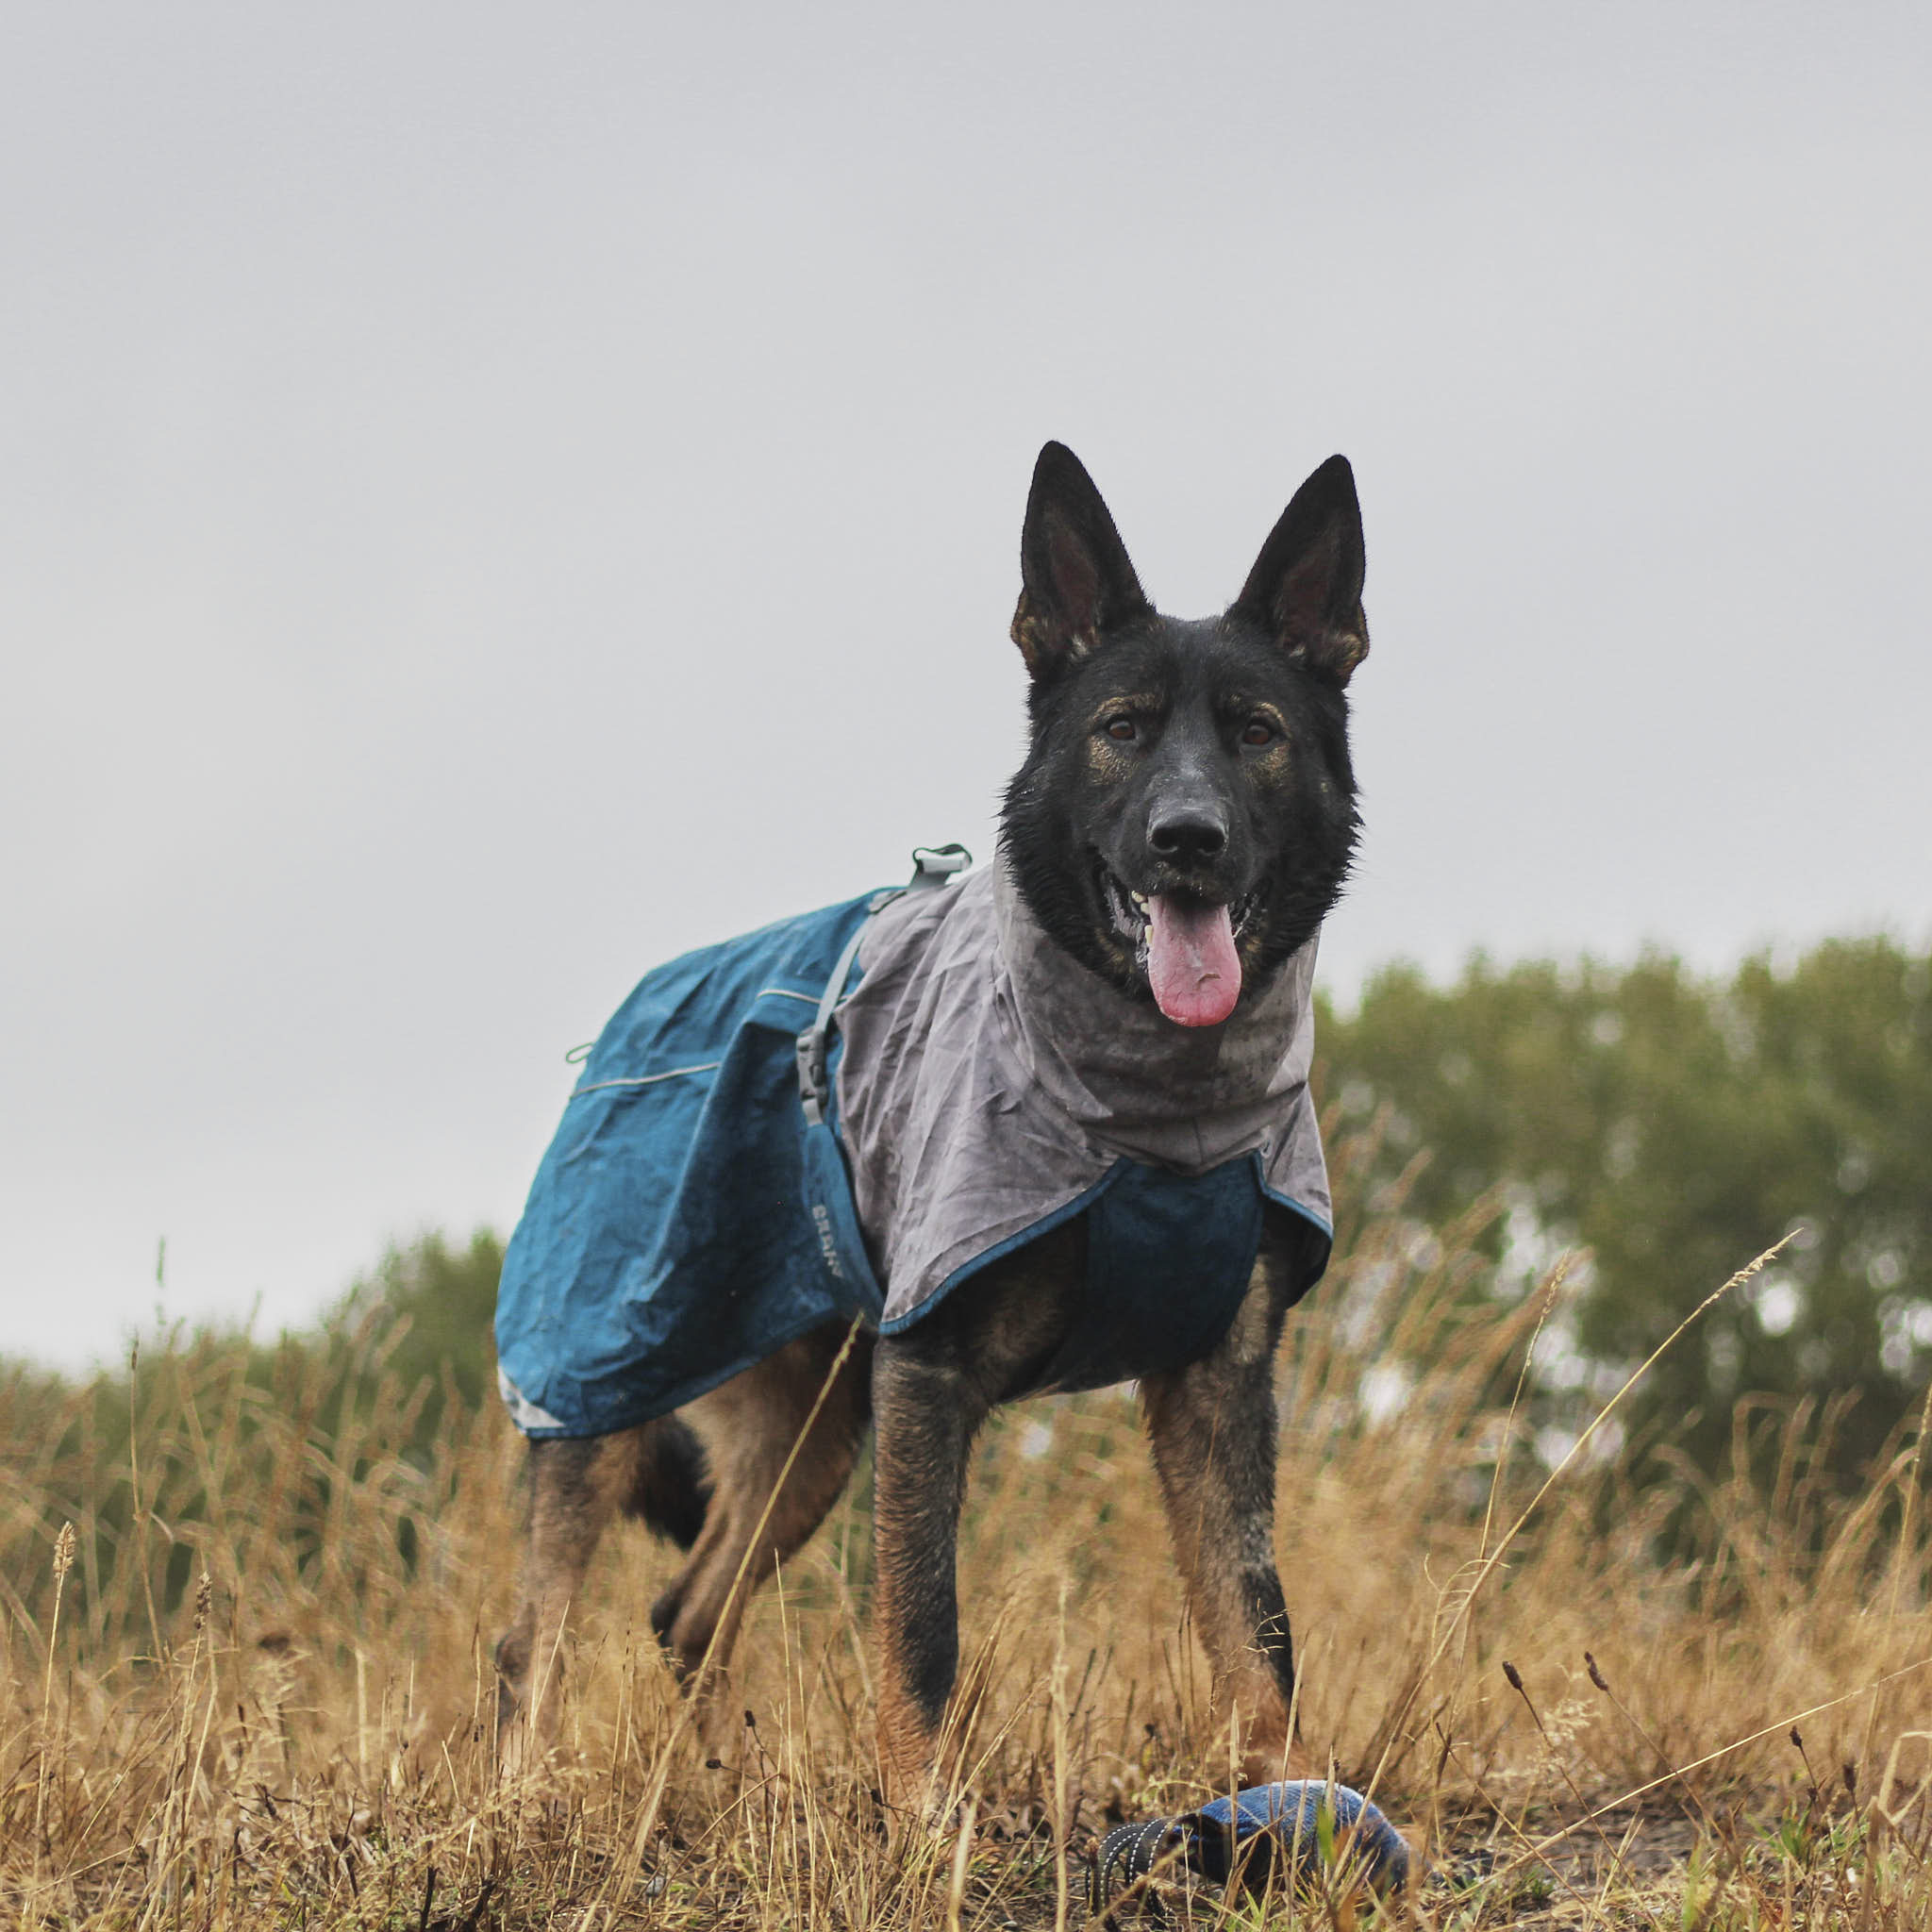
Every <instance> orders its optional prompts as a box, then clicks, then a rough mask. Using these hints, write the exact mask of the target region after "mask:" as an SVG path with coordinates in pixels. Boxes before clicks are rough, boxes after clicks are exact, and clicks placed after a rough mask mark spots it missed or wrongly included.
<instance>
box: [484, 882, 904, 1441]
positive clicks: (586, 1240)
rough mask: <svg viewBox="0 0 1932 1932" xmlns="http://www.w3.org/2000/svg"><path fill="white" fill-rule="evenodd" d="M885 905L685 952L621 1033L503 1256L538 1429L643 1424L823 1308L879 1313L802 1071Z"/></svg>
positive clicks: (835, 910) (519, 1359) (570, 1114)
mask: <svg viewBox="0 0 1932 1932" xmlns="http://www.w3.org/2000/svg"><path fill="white" fill-rule="evenodd" d="M869 903H870V895H868V896H867V897H865V898H858V899H852V900H848V901H846V902H845V903H844V904H842V905H840V906H834V907H830V908H825V909H824V910H822V911H817V912H812V913H808V914H806V915H804V916H802V917H800V918H797V919H791V920H785V921H781V922H780V923H779V924H775V925H769V926H766V927H764V928H763V929H762V930H760V931H758V932H755V933H750V934H747V935H745V936H744V937H743V938H741V939H737V940H733V941H727V942H726V943H724V944H723V945H718V946H709V947H706V948H704V949H703V950H701V951H699V952H695V953H689V954H687V955H685V957H684V958H680V959H675V960H673V961H672V962H671V963H670V964H669V965H666V966H662V967H659V968H658V970H657V971H655V972H653V973H651V974H647V975H646V977H645V978H644V979H643V980H642V981H641V983H640V985H639V986H638V988H637V990H636V991H634V992H633V993H632V994H631V996H630V997H629V998H628V999H627V1000H626V1001H625V1003H624V1005H623V1006H622V1007H621V1008H619V1009H618V1011H617V1013H616V1015H615V1017H614V1018H613V1019H612V1020H611V1022H610V1024H608V1026H607V1027H606V1028H605V1029H604V1032H603V1035H602V1036H601V1037H600V1039H599V1040H598V1041H597V1044H596V1047H595V1049H594V1050H593V1051H592V1053H591V1058H590V1061H589V1063H588V1064H587V1065H586V1066H585V1068H584V1070H583V1078H582V1080H581V1081H580V1083H579V1085H578V1087H577V1090H576V1091H575V1093H574V1094H573V1095H572V1096H571V1099H570V1102H569V1104H568V1106H567V1107H566V1108H565V1110H564V1117H563V1123H562V1124H561V1125H560V1126H559V1127H558V1132H557V1137H556V1139H555V1140H554V1141H552V1142H551V1145H550V1149H549V1152H548V1153H547V1154H545V1156H544V1157H543V1162H542V1165H541V1167H540V1168H539V1170H538V1173H537V1178H536V1181H535V1182H534V1184H533V1185H532V1187H531V1190H530V1197H529V1200H528V1203H527V1204H526V1206H525V1210H524V1216H523V1219H522V1221H521V1222H520V1223H519V1224H518V1226H517V1230H516V1232H515V1234H514V1235H513V1236H512V1237H511V1239H510V1244H509V1248H508V1252H507V1253H506V1255H505V1257H504V1268H503V1282H502V1286H501V1288H500V1290H499V1291H498V1298H497V1313H496V1338H497V1356H498V1360H499V1362H500V1364H501V1366H502V1370H503V1373H504V1374H505V1375H506V1376H508V1379H509V1381H510V1382H511V1383H512V1384H513V1385H514V1387H515V1390H516V1391H517V1392H518V1394H519V1395H520V1396H521V1397H522V1399H523V1403H524V1405H525V1412H524V1413H523V1414H520V1416H519V1420H520V1422H523V1423H524V1424H525V1427H526V1429H527V1431H528V1433H530V1434H532V1435H539V1436H589V1435H600V1434H604V1433H606V1432H608V1431H609V1430H611V1429H618V1428H625V1427H628V1426H629V1425H631V1424H635V1423H639V1422H642V1421H645V1420H647V1419H648V1418H649V1417H651V1416H654V1415H660V1414H662V1413H664V1412H665V1411H667V1410H669V1409H672V1408H675V1407H677V1406H678V1405H679V1404H680V1403H684V1402H689V1401H691V1399H692V1398H693V1397H694V1396H696V1395H699V1394H701V1393H702V1392H703V1391H705V1390H706V1389H708V1388H711V1387H713V1386H715V1385H716V1384H717V1383H719V1382H722V1381H724V1379H726V1377H728V1376H730V1375H733V1374H737V1373H738V1372H739V1370H741V1369H742V1368H746V1367H748V1366H750V1364H751V1363H753V1362H755V1361H758V1360H761V1359H762V1358H763V1357H766V1356H768V1355H770V1354H771V1353H772V1352H773V1351H774V1349H776V1348H778V1347H780V1346H782V1345H783V1344H784V1343H785V1342H786V1341H790V1340H791V1338H792V1337H793V1336H795V1335H799V1334H802V1333H804V1332H805V1331H806V1330H807V1329H809V1328H812V1327H816V1326H817V1325H819V1324H821V1323H824V1322H826V1321H830V1320H835V1319H837V1318H838V1317H840V1316H841V1314H842V1315H845V1316H847V1317H849V1316H850V1315H851V1314H852V1313H855V1312H858V1311H860V1310H865V1309H870V1310H871V1311H874V1312H875V1310H876V1296H877V1290H876V1287H875V1286H874V1285H873V1284H872V1283H871V1282H870V1277H869V1274H868V1277H867V1280H866V1281H865V1282H864V1283H857V1282H854V1281H852V1280H851V1279H850V1278H849V1271H848V1279H847V1280H845V1281H842V1282H841V1280H840V1279H839V1278H837V1277H836V1276H835V1275H834V1274H831V1273H830V1272H829V1271H828V1269H827V1267H826V1265H825V1261H824V1250H823V1248H822V1244H821V1236H820V1231H819V1227H818V1225H817V1224H815V1222H814V1219H813V1216H812V1215H811V1214H810V1213H809V1212H808V1208H807V1206H806V1196H805V1164H806V1159H807V1156H806V1152H805V1148H804V1144H803V1136H802V1133H801V1128H802V1119H801V1115H800V1110H799V1100H798V1084H797V1078H796V1074H795V1072H794V1067H795V1045H794V1043H795V1041H796V1038H797V1035H798V1032H799V1030H800V1029H801V1028H802V1027H803V1026H805V1025H806V1024H808V1022H809V1021H810V1019H811V1016H812V1011H813V1008H815V1006H816V1004H817V1002H818V999H819V996H820V994H821V993H823V991H824V986H825V981H826V979H827V977H828V976H829V974H830V973H831V971H832V968H833V966H834V965H835V964H836V963H837V960H838V957H839V954H840V951H841V948H842V947H843V945H844V943H845V941H846V940H847V939H848V938H849V937H850V936H851V934H852V933H853V932H854V931H855V930H856V929H857V927H858V924H860V923H861V922H862V921H863V920H864V918H865V916H866V913H867V909H868V907H869ZM825 1140H826V1142H827V1145H826V1146H825V1147H821V1148H820V1149H817V1150H815V1152H814V1154H813V1156H812V1157H811V1158H813V1160H814V1162H815V1163H816V1164H817V1165H818V1166H819V1168H820V1169H821V1170H822V1172H821V1174H820V1179H821V1182H823V1181H824V1178H825V1176H824V1173H823V1169H824V1164H825V1160H826V1158H827V1153H829V1156H830V1158H833V1159H839V1158H841V1157H840V1156H839V1152H838V1149H837V1147H836V1145H832V1144H830V1142H829V1136H826V1137H825ZM839 1178H840V1179H841V1182H842V1181H843V1176H842V1174H841V1175H840V1176H839ZM843 1193H844V1200H845V1213H846V1214H847V1215H848V1216H850V1215H851V1212H852V1209H851V1205H850V1191H849V1183H846V1184H845V1185H844V1188H843ZM859 1254H860V1256H861V1257H862V1255H863V1246H862V1244H860V1245H859ZM868 1290H869V1291H870V1293H869V1294H868V1292H867V1291H868ZM532 1412H534V1413H538V1414H541V1417H542V1418H543V1420H542V1421H541V1423H539V1424H537V1425H535V1426H532V1425H531V1424H529V1422H528V1421H527V1420H526V1416H527V1415H528V1414H529V1413H532Z"/></svg>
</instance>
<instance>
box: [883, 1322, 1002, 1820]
mask: <svg viewBox="0 0 1932 1932" xmlns="http://www.w3.org/2000/svg"><path fill="white" fill-rule="evenodd" d="M872 1388H873V1412H874V1423H875V1425H876V1429H877V1448H876V1451H875V1455H876V1460H877V1488H876V1499H875V1502H874V1519H873V1522H874V1541H875V1545H876V1550H877V1558H878V1585H877V1590H878V1596H877V1608H876V1613H875V1614H876V1621H877V1628H878V1641H879V1661H880V1672H879V1765H880V1769H881V1771H882V1772H883V1774H884V1775H885V1779H886V1785H887V1795H888V1797H889V1798H890V1799H891V1801H892V1802H893V1803H894V1804H901V1805H911V1806H923V1805H924V1804H925V1803H926V1802H927V1801H928V1799H929V1797H930V1795H931V1793H930V1787H931V1782H932V1778H933V1774H934V1772H935V1771H936V1769H937V1762H936V1760H937V1757H938V1750H939V1742H940V1728H941V1721H942V1720H943V1718H944V1716H945V1709H946V1699H947V1698H948V1697H949V1696H950V1695H951V1694H952V1690H953V1681H954V1679H955V1677H956V1676H957V1675H958V1667H959V1607H958V1590H957V1584H956V1580H955V1557H956V1554H957V1547H958V1534H959V1506H960V1502H961V1500H962V1498H963V1496H964V1494H965V1489H966V1466H967V1460H968V1457H970V1455H971V1453H972V1448H973V1438H974V1434H975V1433H976V1432H977V1430H978V1428H979V1425H980V1424H981V1423H982V1422H983V1421H984V1420H985V1418H986V1412H987V1411H986V1402H985V1398H984V1396H983V1395H982V1393H981V1391H980V1390H979V1389H978V1387H977V1386H976V1384H975V1383H974V1381H973V1379H972V1378H971V1377H970V1376H968V1375H966V1374H962V1373H961V1371H960V1370H958V1368H956V1367H954V1366H952V1365H951V1364H950V1363H945V1362H941V1361H936V1360H933V1359H930V1358H923V1357H922V1356H921V1355H920V1354H919V1353H918V1351H917V1348H916V1345H915V1344H913V1343H911V1342H909V1341H904V1342H902V1341H892V1340H890V1339H886V1340H881V1341H880V1342H879V1344H878V1352H877V1354H876V1355H874V1357H873V1371H872Z"/></svg>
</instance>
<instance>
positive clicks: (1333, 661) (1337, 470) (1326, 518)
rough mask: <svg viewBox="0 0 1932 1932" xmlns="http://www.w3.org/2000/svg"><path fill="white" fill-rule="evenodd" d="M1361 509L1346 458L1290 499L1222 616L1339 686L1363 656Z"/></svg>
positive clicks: (1330, 464)
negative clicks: (1261, 634)
mask: <svg viewBox="0 0 1932 1932" xmlns="http://www.w3.org/2000/svg"><path fill="white" fill-rule="evenodd" d="M1366 563H1367V554H1366V552H1365V551H1364V550H1363V548H1362V510H1361V505H1360V504H1359V503H1358V502H1357V499H1356V493H1355V472H1354V471H1353V470H1351V469H1350V468H1349V467H1348V458H1346V457H1330V458H1328V460H1327V461H1326V462H1325V463H1324V464H1323V465H1322V467H1321V468H1320V469H1319V470H1317V471H1316V472H1315V474H1314V475H1312V476H1310V477H1309V478H1308V480H1307V482H1306V483H1304V484H1303V485H1302V487H1301V488H1300V489H1299V490H1297V491H1295V493H1294V501H1293V502H1292V503H1291V504H1290V505H1289V507H1288V508H1286V509H1285V510H1283V511H1282V513H1281V521H1280V522H1279V523H1278V524H1276V525H1274V529H1273V530H1272V531H1270V532H1269V535H1268V541H1267V542H1265V543H1264V544H1262V546H1261V554H1260V556H1259V557H1257V558H1256V559H1255V567H1254V569H1253V570H1251V571H1250V572H1249V573H1248V580H1247V582H1246V583H1245V584H1244V585H1243V586H1242V587H1241V595H1240V596H1239V597H1237V598H1236V599H1235V600H1234V603H1233V605H1232V607H1231V608H1229V610H1228V615H1229V616H1230V617H1244V618H1247V619H1248V620H1250V621H1251V622H1252V623H1255V624H1258V625H1260V626H1261V627H1262V629H1263V630H1265V631H1267V632H1268V633H1269V635H1270V636H1271V637H1273V638H1274V640H1275V641H1276V642H1277V643H1279V644H1280V645H1281V647H1282V649H1283V650H1285V651H1286V652H1287V653H1288V654H1289V656H1290V657H1291V658H1293V659H1294V660H1295V662H1296V663H1298V664H1304V665H1306V666H1307V668H1308V670H1310V671H1312V672H1313V673H1314V674H1315V675H1317V676H1318V677H1321V678H1324V679H1325V680H1326V681H1327V682H1328V683H1330V684H1333V685H1336V686H1341V685H1344V684H1346V683H1347V682H1348V679H1349V675H1350V673H1351V672H1353V671H1354V670H1355V667H1356V666H1357V664H1359V663H1360V662H1361V661H1362V659H1363V658H1366V657H1367V656H1368V655H1369V621H1368V619H1367V617H1366V616H1364V615H1363V613H1362V573H1363V570H1364V569H1365V567H1366Z"/></svg>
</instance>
